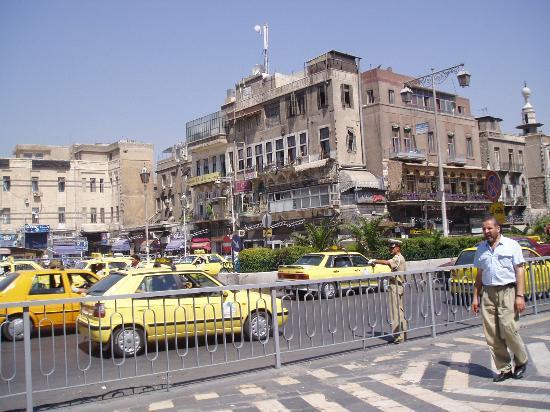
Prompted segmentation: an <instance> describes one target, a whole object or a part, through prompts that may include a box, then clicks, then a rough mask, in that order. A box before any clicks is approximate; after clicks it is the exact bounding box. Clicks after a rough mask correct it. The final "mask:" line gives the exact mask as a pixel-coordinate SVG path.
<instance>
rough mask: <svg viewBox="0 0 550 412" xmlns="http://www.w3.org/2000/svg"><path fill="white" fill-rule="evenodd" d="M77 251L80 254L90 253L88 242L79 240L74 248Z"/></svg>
mask: <svg viewBox="0 0 550 412" xmlns="http://www.w3.org/2000/svg"><path fill="white" fill-rule="evenodd" d="M74 248H75V250H78V251H79V252H87V251H88V241H87V240H77V241H76V243H75V246H74Z"/></svg>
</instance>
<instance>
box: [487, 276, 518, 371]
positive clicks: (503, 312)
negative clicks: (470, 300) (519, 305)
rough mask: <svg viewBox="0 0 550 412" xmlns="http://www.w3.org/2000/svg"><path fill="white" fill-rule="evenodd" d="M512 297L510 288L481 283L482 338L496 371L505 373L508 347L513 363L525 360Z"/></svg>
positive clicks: (508, 364) (508, 362) (509, 363)
mask: <svg viewBox="0 0 550 412" xmlns="http://www.w3.org/2000/svg"><path fill="white" fill-rule="evenodd" d="M515 300H516V289H515V288H514V287H511V286H483V298H482V302H481V314H482V316H483V329H484V331H485V340H486V341H487V345H489V348H490V350H491V356H492V357H493V360H494V362H495V366H496V368H497V369H498V370H499V371H500V372H509V371H510V370H511V369H512V363H511V362H512V360H511V358H510V354H509V353H508V350H510V351H511V352H512V353H513V354H514V363H515V364H516V365H518V364H520V365H522V364H524V363H525V362H527V352H526V351H525V345H524V344H523V340H522V339H521V336H519V333H518V320H519V314H517V313H516V311H515V308H514V303H515Z"/></svg>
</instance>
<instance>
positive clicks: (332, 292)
mask: <svg viewBox="0 0 550 412" xmlns="http://www.w3.org/2000/svg"><path fill="white" fill-rule="evenodd" d="M335 296H336V285H335V284H334V283H323V284H322V285H321V297H323V298H325V299H333V298H334V297H335Z"/></svg>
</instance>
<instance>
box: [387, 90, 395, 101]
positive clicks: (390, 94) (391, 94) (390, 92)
mask: <svg viewBox="0 0 550 412" xmlns="http://www.w3.org/2000/svg"><path fill="white" fill-rule="evenodd" d="M388 102H389V104H395V92H394V91H393V90H391V89H390V90H388Z"/></svg>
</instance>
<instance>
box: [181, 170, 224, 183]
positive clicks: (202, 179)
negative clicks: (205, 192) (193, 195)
mask: <svg viewBox="0 0 550 412" xmlns="http://www.w3.org/2000/svg"><path fill="white" fill-rule="evenodd" d="M219 177H220V172H214V173H208V174H205V175H201V176H193V177H190V178H188V179H187V185H188V186H198V185H202V184H204V183H210V182H215V181H216V179H218V178H219Z"/></svg>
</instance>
